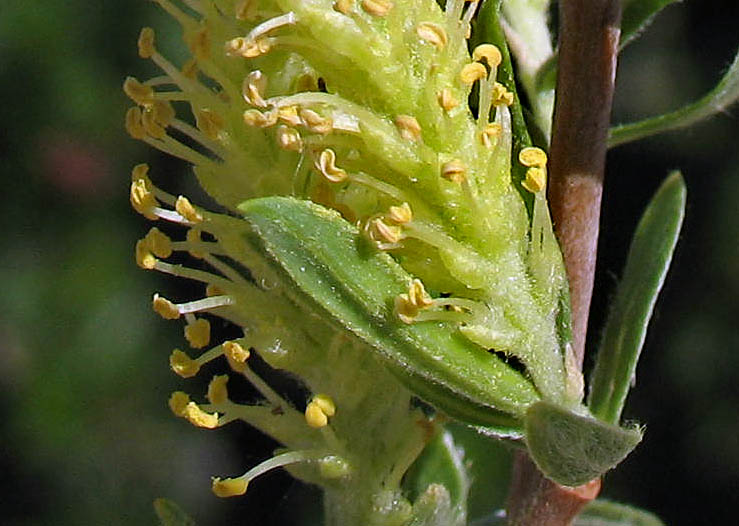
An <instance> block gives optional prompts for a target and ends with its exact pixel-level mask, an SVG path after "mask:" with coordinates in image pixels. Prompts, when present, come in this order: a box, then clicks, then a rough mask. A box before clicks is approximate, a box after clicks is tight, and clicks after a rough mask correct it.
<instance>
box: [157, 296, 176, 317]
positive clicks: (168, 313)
mask: <svg viewBox="0 0 739 526" xmlns="http://www.w3.org/2000/svg"><path fill="white" fill-rule="evenodd" d="M152 307H153V308H154V312H156V313H157V314H159V315H160V316H161V317H162V318H164V319H165V320H176V319H178V318H179V317H180V310H179V309H178V308H177V305H175V304H174V303H172V302H171V301H169V300H168V299H167V298H163V297H162V296H160V295H159V294H154V299H153V300H152Z"/></svg>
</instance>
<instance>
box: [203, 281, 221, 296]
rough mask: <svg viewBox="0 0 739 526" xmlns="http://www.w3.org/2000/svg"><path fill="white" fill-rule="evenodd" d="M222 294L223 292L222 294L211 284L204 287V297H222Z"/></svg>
mask: <svg viewBox="0 0 739 526" xmlns="http://www.w3.org/2000/svg"><path fill="white" fill-rule="evenodd" d="M224 294H225V292H223V291H222V290H221V289H220V288H219V287H217V286H216V285H213V284H212V283H208V285H207V286H206V287H205V295H206V296H208V297H212V296H223V295H224Z"/></svg>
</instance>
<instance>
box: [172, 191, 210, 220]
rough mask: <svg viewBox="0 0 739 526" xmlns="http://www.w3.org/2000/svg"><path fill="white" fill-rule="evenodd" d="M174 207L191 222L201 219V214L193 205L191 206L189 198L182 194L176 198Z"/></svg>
mask: <svg viewBox="0 0 739 526" xmlns="http://www.w3.org/2000/svg"><path fill="white" fill-rule="evenodd" d="M174 209H175V210H176V211H177V213H178V214H180V215H181V216H182V217H184V218H185V219H186V220H187V221H189V222H191V223H200V222H201V221H202V220H203V216H202V215H201V214H200V212H198V211H197V210H195V207H194V206H192V203H190V200H189V199H188V198H187V197H185V196H184V195H181V196H179V197H178V198H177V201H176V202H175V204H174Z"/></svg>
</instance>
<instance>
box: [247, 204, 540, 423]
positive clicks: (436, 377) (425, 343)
mask: <svg viewBox="0 0 739 526" xmlns="http://www.w3.org/2000/svg"><path fill="white" fill-rule="evenodd" d="M239 208H240V210H241V212H242V213H243V214H244V217H245V219H246V220H247V221H248V222H249V223H250V224H251V226H252V228H253V231H254V233H255V235H254V236H253V239H250V240H249V242H250V243H252V244H253V245H254V247H255V248H256V249H257V250H261V251H262V252H263V253H264V254H265V255H266V256H267V257H268V258H269V259H270V260H271V261H272V262H273V265H274V266H275V268H278V269H280V270H281V271H282V273H283V274H284V275H285V278H286V280H285V282H286V283H287V284H288V286H291V287H292V288H293V289H294V293H297V294H298V295H299V296H300V297H308V298H310V299H311V300H312V301H313V302H315V304H317V306H319V307H320V308H322V309H323V310H325V311H326V312H327V313H328V314H329V315H330V316H329V317H330V318H332V319H333V320H334V321H336V322H338V323H339V324H340V325H341V326H343V327H344V328H345V329H347V330H348V331H350V332H351V333H353V334H354V335H356V336H357V337H359V338H360V339H362V340H364V341H365V342H366V343H368V344H369V345H370V346H371V347H372V348H374V349H375V350H376V351H377V353H378V355H379V356H380V357H381V358H383V359H384V360H385V361H386V363H387V364H388V365H389V366H390V369H391V370H392V371H393V372H395V373H396V374H397V375H398V377H399V378H400V379H401V380H402V381H404V382H405V384H406V385H407V386H408V387H409V388H410V389H411V390H412V391H413V392H414V393H416V394H417V395H418V396H420V397H421V398H424V399H425V400H427V401H428V402H430V403H431V404H433V405H435V406H437V407H438V408H440V409H441V410H443V411H445V412H447V413H448V414H450V415H451V416H452V417H455V418H458V419H460V420H462V421H464V422H467V423H470V424H478V425H483V426H492V427H493V428H494V429H495V430H497V431H499V432H500V433H502V434H504V435H508V436H511V435H514V436H518V435H520V431H521V428H520V419H521V418H522V417H523V415H524V414H525V412H526V409H527V408H528V406H529V405H531V404H532V403H534V402H536V401H537V400H538V399H539V396H538V394H537V392H536V390H535V388H534V387H533V385H532V384H531V382H529V381H528V380H527V379H526V378H524V377H523V376H522V375H521V374H519V373H518V372H516V371H515V370H514V369H513V368H511V367H509V366H508V365H507V364H506V363H505V362H504V361H503V360H501V359H500V358H498V357H497V356H496V355H494V354H492V353H490V352H488V351H487V350H486V349H483V348H482V347H479V346H477V345H475V344H473V343H471V342H470V341H469V340H467V339H466V338H465V337H463V336H462V335H461V334H460V333H459V331H458V330H457V329H456V327H455V326H454V325H451V324H449V323H446V322H438V321H434V322H432V321H428V322H418V323H414V324H411V325H408V324H405V323H403V322H401V321H400V319H399V318H398V316H397V315H396V314H395V313H394V308H393V304H394V301H395V298H396V297H397V296H398V295H400V294H403V293H405V292H407V291H408V287H409V284H410V283H411V276H409V275H408V274H407V273H406V272H405V270H403V269H402V267H400V265H398V264H397V263H396V262H395V261H394V260H393V259H392V258H391V257H390V256H389V255H388V254H386V253H384V252H380V251H377V250H376V249H374V247H373V246H371V245H370V244H369V243H368V242H367V240H366V238H364V237H362V236H361V235H360V232H359V231H358V230H357V228H356V227H354V226H353V225H351V224H350V223H348V222H347V221H345V220H344V219H343V218H342V217H341V216H340V215H339V214H338V213H336V212H335V211H333V210H329V209H326V208H324V207H322V206H319V205H316V204H314V203H312V202H310V201H300V200H296V199H293V198H286V197H268V198H261V199H253V200H250V201H247V202H245V203H243V204H242V205H240V207H239Z"/></svg>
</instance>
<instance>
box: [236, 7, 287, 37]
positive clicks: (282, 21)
mask: <svg viewBox="0 0 739 526" xmlns="http://www.w3.org/2000/svg"><path fill="white" fill-rule="evenodd" d="M297 22H298V17H297V15H296V14H295V13H293V12H292V11H289V12H287V13H285V14H283V15H280V16H276V17H273V18H270V19H269V20H266V21H264V22H262V23H261V24H259V25H258V26H257V27H255V28H254V29H252V30H251V31H249V34H248V35H246V37H244V39H245V40H247V41H250V42H256V41H257V40H259V39H260V38H263V37H264V36H265V35H266V34H267V33H269V32H271V31H274V30H275V29H279V28H281V27H284V26H291V25H294V24H297Z"/></svg>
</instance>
